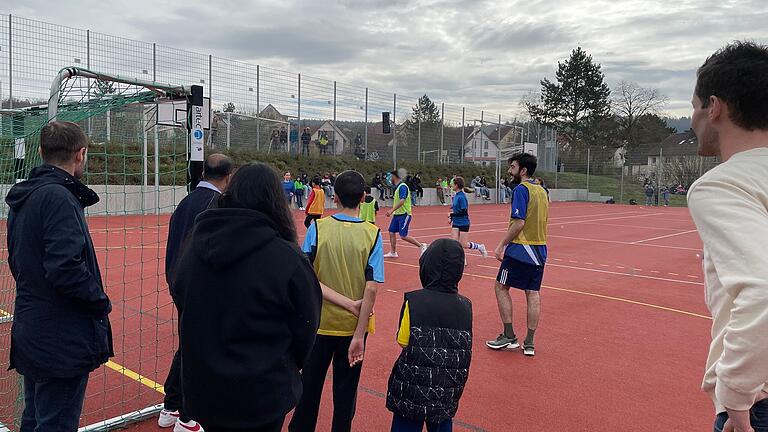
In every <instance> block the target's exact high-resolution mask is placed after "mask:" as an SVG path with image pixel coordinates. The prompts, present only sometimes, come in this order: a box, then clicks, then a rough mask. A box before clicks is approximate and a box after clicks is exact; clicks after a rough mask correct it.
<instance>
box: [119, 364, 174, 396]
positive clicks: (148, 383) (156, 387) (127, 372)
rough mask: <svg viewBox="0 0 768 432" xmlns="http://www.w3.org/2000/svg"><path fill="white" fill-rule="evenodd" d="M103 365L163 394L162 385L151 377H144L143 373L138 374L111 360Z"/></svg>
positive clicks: (163, 388)
mask: <svg viewBox="0 0 768 432" xmlns="http://www.w3.org/2000/svg"><path fill="white" fill-rule="evenodd" d="M105 366H106V367H108V368H110V369H112V370H114V371H116V372H118V373H121V374H123V375H125V376H126V377H128V378H130V379H132V380H134V381H136V382H137V383H139V384H142V385H145V386H147V387H149V388H151V389H152V390H155V391H157V392H158V393H161V394H165V387H163V386H162V385H160V384H158V383H156V382H154V381H152V380H151V379H149V378H147V377H145V376H144V375H141V374H138V373H136V372H134V371H132V370H130V369H128V368H127V367H125V366H123V365H120V364H118V363H115V362H113V361H112V360H110V361H108V362H107V363H106V364H105Z"/></svg>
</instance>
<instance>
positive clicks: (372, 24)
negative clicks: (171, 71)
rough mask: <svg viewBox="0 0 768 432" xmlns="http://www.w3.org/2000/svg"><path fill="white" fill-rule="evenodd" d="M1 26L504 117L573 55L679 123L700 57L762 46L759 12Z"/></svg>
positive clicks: (603, 5) (461, 4) (463, 6)
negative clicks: (92, 35)
mask: <svg viewBox="0 0 768 432" xmlns="http://www.w3.org/2000/svg"><path fill="white" fill-rule="evenodd" d="M126 5H129V6H126ZM8 7H10V9H9V10H8V9H7V8H8ZM3 12H4V13H12V14H14V15H19V16H23V17H26V18H31V19H38V20H42V21H49V22H53V23H56V24H65V25H69V26H72V27H77V28H87V29H90V30H92V31H96V32H100V33H107V34H112V35H116V36H122V37H128V38H132V39H137V40H142V41H147V42H157V43H159V44H162V45H167V46H172V47H177V48H184V49H188V50H192V51H197V52H202V53H206V54H209V53H210V54H214V55H215V56H218V57H225V58H232V59H236V60H242V61H247V62H252V63H258V64H261V65H264V66H270V67H274V68H280V69H284V70H288V71H291V72H300V73H303V74H307V75H311V76H316V77H320V78H327V79H331V80H333V79H335V80H338V81H339V82H344V83H347V84H354V85H359V86H368V87H370V88H372V89H376V90H379V91H382V92H397V93H398V94H403V95H408V96H418V95H420V94H423V93H425V92H426V93H428V94H429V95H430V96H431V97H432V98H433V99H435V100H438V101H445V102H450V103H454V104H467V105H472V106H476V107H482V108H486V109H488V110H492V111H496V112H503V113H509V114H515V113H516V112H518V110H519V108H518V102H519V100H520V97H521V95H523V94H525V93H527V92H528V91H530V90H537V89H538V88H539V81H540V80H541V79H542V78H544V77H549V78H553V76H554V71H555V70H556V67H557V62H558V60H563V59H565V58H567V57H568V55H569V54H570V51H571V50H572V49H573V48H575V47H576V46H581V47H583V48H584V49H585V50H586V51H587V52H588V53H589V54H591V55H592V56H593V58H594V60H595V61H596V62H598V63H601V64H602V66H603V71H604V72H605V75H606V79H607V81H608V83H609V85H610V86H611V87H613V86H614V85H615V84H616V83H617V82H619V81H620V80H631V81H635V82H637V83H639V84H641V85H643V86H649V87H655V88H658V89H660V90H661V92H662V93H664V94H665V95H667V96H668V97H669V99H670V103H669V105H668V106H667V112H668V113H669V114H672V115H687V114H688V112H689V106H690V103H689V100H690V94H691V91H692V88H693V84H694V80H695V76H694V73H695V70H696V68H697V67H698V65H700V64H701V63H702V62H703V60H704V59H705V58H706V57H707V55H709V54H711V53H712V52H713V51H714V50H716V49H717V48H718V47H720V46H722V45H723V44H725V43H726V42H728V41H731V40H735V39H754V40H757V41H760V42H763V43H766V42H768V34H767V33H766V31H765V23H766V22H768V7H766V4H765V0H740V1H737V0H696V1H693V0H678V1H676V2H664V1H651V0H612V1H601V0H568V1H565V0H561V1H555V0H550V1H544V0H527V1H480V0H477V1H472V0H464V1H454V0H418V1H417V0H413V1H407V0H338V1H321V0H276V1H271V0H259V1H255V0H251V1H233V0H218V1H213V2H212V1H205V2H203V1H197V0H188V1H185V2H183V3H182V2H157V1H149V0H133V1H131V2H124V1H120V2H118V1H110V0H100V1H95V0H68V1H61V2H50V1H47V0H46V1H43V0H32V1H24V0H17V1H14V2H12V3H10V4H7V5H6V9H5V10H4V11H3Z"/></svg>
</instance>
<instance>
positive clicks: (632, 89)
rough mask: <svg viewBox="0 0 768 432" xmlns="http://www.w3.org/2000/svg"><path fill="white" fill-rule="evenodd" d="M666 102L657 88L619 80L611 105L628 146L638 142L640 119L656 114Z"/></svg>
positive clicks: (631, 146)
mask: <svg viewBox="0 0 768 432" xmlns="http://www.w3.org/2000/svg"><path fill="white" fill-rule="evenodd" d="M666 104H667V97H666V96H664V95H662V94H661V93H660V92H659V90H658V89H655V88H646V87H641V86H640V85H638V84H637V83H634V82H631V81H621V82H620V83H619V85H618V86H617V87H616V89H614V91H613V101H612V103H611V107H612V108H613V113H614V115H615V116H616V117H617V119H618V122H619V125H620V127H621V132H622V135H623V136H624V139H625V140H626V141H627V143H628V144H629V147H630V148H634V147H636V146H637V144H639V142H638V138H639V137H638V133H637V132H638V127H637V126H638V123H639V122H640V120H641V119H642V118H643V117H644V116H646V115H653V114H656V115H658V114H659V113H660V112H661V110H662V109H663V108H664V106H665V105H666Z"/></svg>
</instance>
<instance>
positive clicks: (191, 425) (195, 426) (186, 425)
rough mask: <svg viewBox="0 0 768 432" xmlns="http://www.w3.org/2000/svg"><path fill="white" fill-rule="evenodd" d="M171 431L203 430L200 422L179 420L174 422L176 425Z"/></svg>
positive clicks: (189, 431)
mask: <svg viewBox="0 0 768 432" xmlns="http://www.w3.org/2000/svg"><path fill="white" fill-rule="evenodd" d="M173 432H205V431H204V430H203V427H202V426H200V423H198V422H196V421H194V420H190V421H188V422H183V421H181V420H179V421H177V422H176V426H174V427H173Z"/></svg>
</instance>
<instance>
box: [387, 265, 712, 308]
mask: <svg viewBox="0 0 768 432" xmlns="http://www.w3.org/2000/svg"><path fill="white" fill-rule="evenodd" d="M386 262H387V263H388V264H396V265H401V266H406V267H415V268H419V266H417V265H414V264H406V263H399V262H393V261H386ZM464 275H465V276H473V277H478V278H482V279H489V280H493V281H495V280H496V278H495V277H491V276H486V275H478V274H473V273H464ZM542 287H544V288H547V289H551V290H554V291H562V292H568V293H572V294H581V295H585V296H590V297H597V298H601V299H605V300H613V301H619V302H622V303H629V304H634V305H638V306H645V307H649V308H653V309H659V310H663V311H667V312H674V313H679V314H682V315H689V316H693V317H697V318H704V319H706V320H712V318H710V317H708V316H706V315H701V314H697V313H694V312H688V311H684V310H680V309H675V308H670V307H666V306H660V305H655V304H652V303H643V302H639V301H635V300H629V299H625V298H621V297H612V296H607V295H602V294H595V293H590V292H585V291H577V290H572V289H567V288H559V287H553V286H549V285H542Z"/></svg>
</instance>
